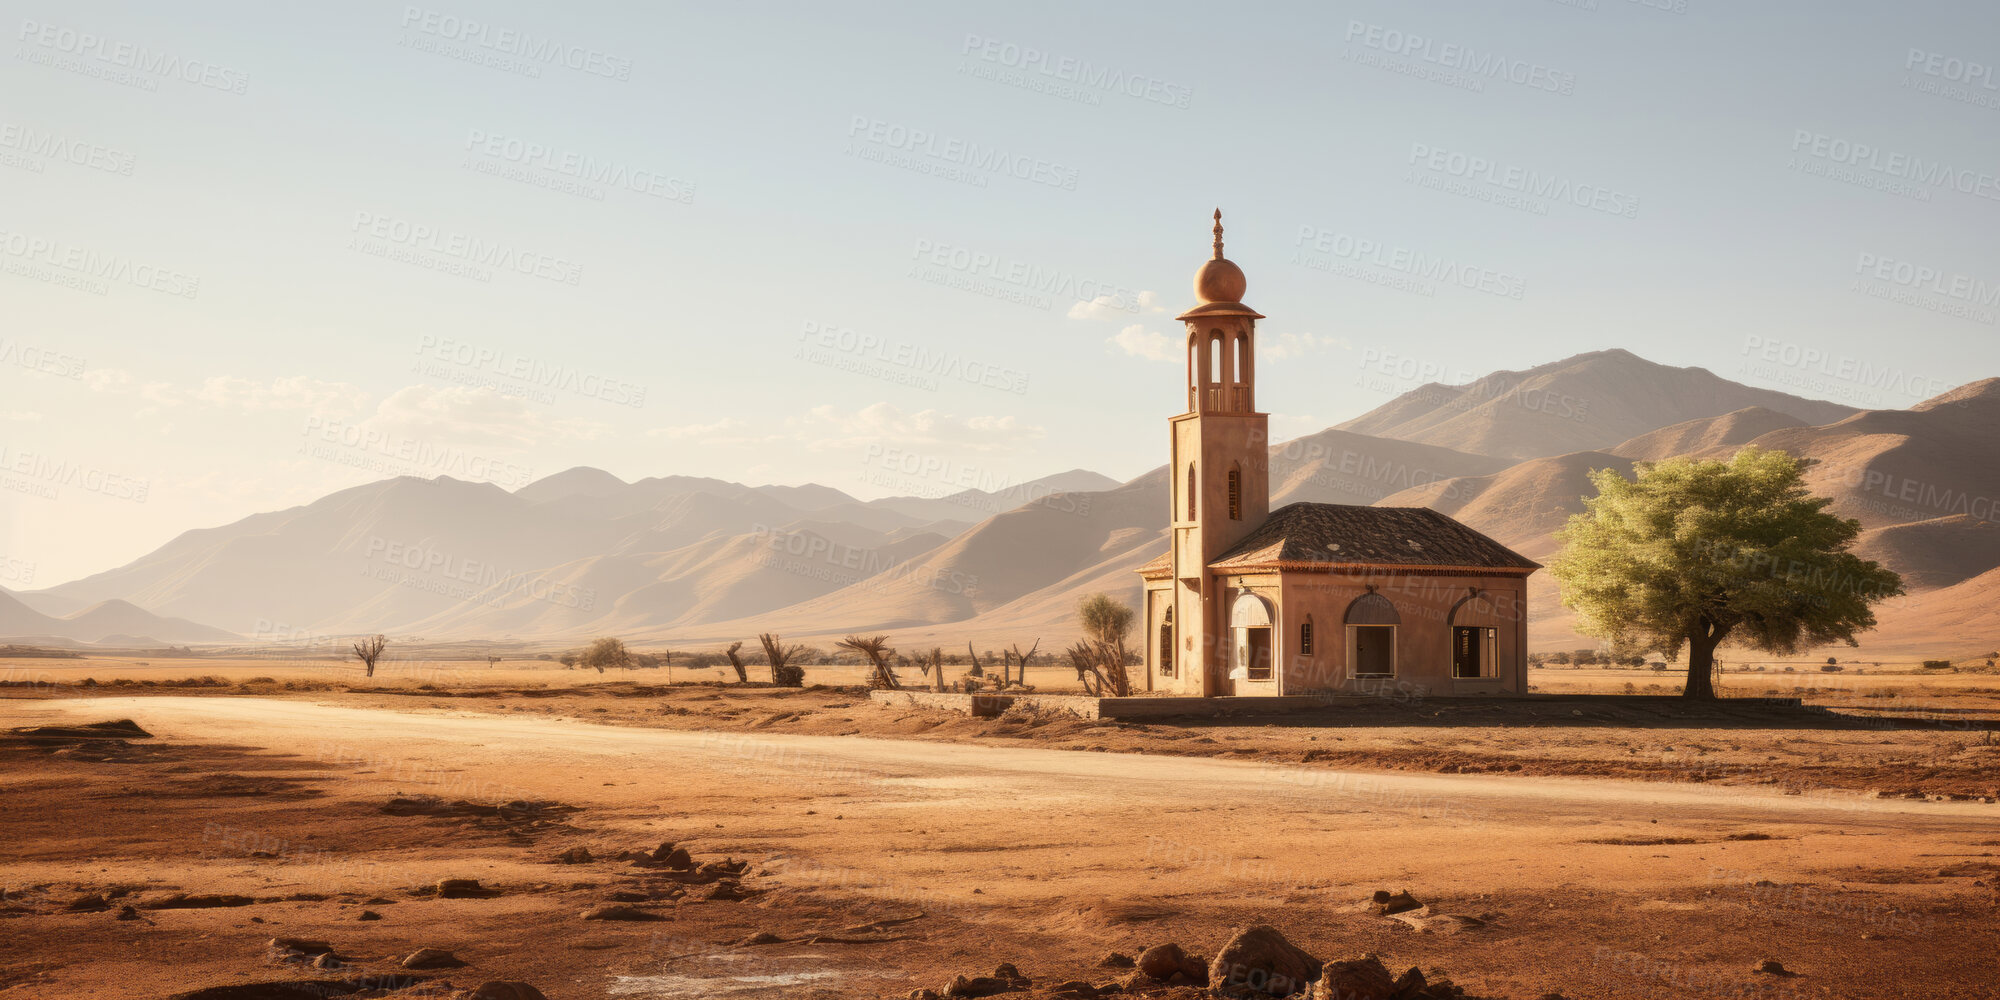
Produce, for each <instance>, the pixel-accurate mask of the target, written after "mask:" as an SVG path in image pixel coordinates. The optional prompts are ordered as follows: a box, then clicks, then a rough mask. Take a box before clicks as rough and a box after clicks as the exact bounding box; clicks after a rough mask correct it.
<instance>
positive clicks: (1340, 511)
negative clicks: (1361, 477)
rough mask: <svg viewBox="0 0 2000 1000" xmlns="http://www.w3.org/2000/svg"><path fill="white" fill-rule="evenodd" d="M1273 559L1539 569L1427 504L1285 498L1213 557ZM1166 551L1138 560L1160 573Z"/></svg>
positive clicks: (1221, 562) (1238, 562)
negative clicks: (1148, 559)
mask: <svg viewBox="0 0 2000 1000" xmlns="http://www.w3.org/2000/svg"><path fill="white" fill-rule="evenodd" d="M1272 564H1286V565H1293V566H1303V565H1324V566H1340V565H1365V566H1467V567H1476V568H1481V569H1515V570H1520V569H1527V570H1532V569H1539V568H1540V567H1541V564H1540V563H1537V562H1535V561H1533V560H1531V559H1528V558H1527V557H1525V556H1523V555H1521V554H1520V553H1518V552H1515V551H1514V550H1512V549H1509V548H1508V547H1506V546H1505V545H1502V544H1500V543H1499V542H1496V541H1494V540H1493V539H1491V538H1488V537H1486V536H1485V535H1482V534H1480V533H1479V532H1477V531H1474V530H1472V529H1471V528H1468V527H1466V526H1465V525H1463V524H1460V523H1458V522H1457V521H1455V520H1452V519H1451V518H1450V517H1448V516H1446V515H1444V514H1440V513H1438V512H1437V511H1434V510H1432V509H1430V508H1429V507H1358V506H1350V505H1348V504H1336V503H1294V504H1286V505H1285V506H1283V507H1280V508H1278V509H1277V510H1274V511H1272V512H1271V515H1270V517H1268V518H1266V519H1265V520H1264V523H1263V524H1262V525H1259V526H1258V528H1257V530H1255V531H1253V532H1251V533H1250V535H1249V537H1247V538H1245V539H1243V541H1241V542H1238V543H1237V544H1236V547H1235V548H1232V549H1230V550H1229V551H1228V552H1225V553H1223V554H1222V556H1221V557H1220V558H1218V559H1216V560H1215V561H1214V562H1213V563H1210V564H1209V567H1210V568H1211V569H1243V568H1248V567H1252V566H1268V565H1272ZM1168 565H1169V562H1168V558H1167V555H1166V554H1162V555H1161V556H1160V558H1158V559H1155V560H1153V561H1152V562H1150V563H1147V564H1146V565H1145V566H1143V567H1141V568H1140V572H1142V573H1148V572H1152V573H1157V572H1158V571H1159V570H1161V569H1164V568H1166V567H1167V566H1168Z"/></svg>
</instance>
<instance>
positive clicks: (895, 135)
mask: <svg viewBox="0 0 2000 1000" xmlns="http://www.w3.org/2000/svg"><path fill="white" fill-rule="evenodd" d="M847 137H848V139H849V140H850V142H849V147H850V149H849V152H850V154H852V153H854V152H855V149H854V147H853V143H854V142H861V143H864V144H865V145H864V146H862V147H860V148H861V149H864V150H865V149H874V150H876V151H878V152H880V153H887V154H896V155H898V156H904V157H918V158H920V161H921V162H926V163H936V164H939V165H942V166H950V167H957V168H960V169H962V170H970V171H974V172H975V176H977V175H981V174H1000V175H1002V176H1006V177H1012V178H1015V179H1016V180H1024V181H1030V182H1032V183H1035V184H1045V185H1048V186H1049V187H1055V188H1061V189H1063V190H1065V191H1074V190H1076V182H1077V168H1075V167H1067V166H1064V165H1062V164H1060V163H1056V162H1053V161H1050V160H1044V159H1042V158H1040V157H1037V156H1030V155H1027V154H1025V153H1018V152H1014V151H1012V150H1007V149H1003V148H1001V147H998V146H989V145H984V144H981V143H978V142H974V141H972V140H969V139H961V138H958V137H956V136H945V135H938V134H937V133H934V132H931V131H928V130H926V129H920V128H910V127H909V126H906V125H899V124H896V123H894V122H885V121H883V120H881V119H879V118H870V117H868V116H867V115H855V116H853V117H852V118H851V119H849V120H848V123H847ZM864 158H872V157H864ZM883 162H887V163H889V164H890V165H892V166H911V167H912V169H917V168H916V167H914V166H913V165H911V164H905V163H903V162H901V161H900V160H898V159H895V158H894V157H893V156H892V157H891V158H888V159H885V160H884V161H883Z"/></svg>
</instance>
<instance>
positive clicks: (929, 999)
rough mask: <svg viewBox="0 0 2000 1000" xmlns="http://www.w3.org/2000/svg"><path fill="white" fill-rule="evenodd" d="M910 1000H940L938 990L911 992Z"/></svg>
mask: <svg viewBox="0 0 2000 1000" xmlns="http://www.w3.org/2000/svg"><path fill="white" fill-rule="evenodd" d="M910 1000H938V994H937V991H936V990H911V991H910Z"/></svg>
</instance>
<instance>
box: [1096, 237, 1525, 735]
mask: <svg viewBox="0 0 2000 1000" xmlns="http://www.w3.org/2000/svg"><path fill="white" fill-rule="evenodd" d="M1214 234H1215V240H1214V255H1213V256H1212V257H1211V258H1210V259H1209V260H1208V261H1206V262H1204V263H1203V264H1202V266H1201V268H1200V269H1199V270H1198V271H1196V272H1195V279H1194V288H1195V297H1196V299H1197V304H1196V305H1195V307H1194V308H1192V309H1189V310H1188V311H1187V312H1185V313H1182V314H1181V315H1180V316H1179V317H1177V318H1178V319H1179V320H1181V322H1183V323H1185V324H1186V325H1187V410H1186V411H1185V412H1182V413H1179V414H1176V415H1174V416H1173V417H1170V418H1168V421H1167V423H1168V427H1169V454H1170V456H1171V458H1170V465H1169V467H1168V480H1169V483H1170V489H1169V493H1170V496H1171V501H1170V502H1171V509H1170V510H1169V512H1168V527H1169V545H1168V548H1167V551H1166V553H1165V554H1163V555H1162V556H1160V557H1159V558H1157V559H1154V560H1153V561H1152V562H1150V563H1148V564H1146V565H1145V566H1144V567H1141V568H1140V570H1139V573H1140V575H1141V576H1142V577H1143V578H1144V580H1145V595H1146V597H1145V608H1144V618H1143V619H1141V620H1142V621H1144V622H1145V623H1146V629H1147V632H1146V635H1145V637H1144V639H1145V642H1144V645H1145V647H1146V670H1145V674H1146V676H1145V680H1144V681H1143V682H1142V683H1137V684H1134V685H1133V686H1134V688H1135V689H1137V690H1139V691H1151V692H1154V693H1169V694H1184V695H1194V696H1202V697H1208V696H1220V695H1239V696H1241V695H1313V694H1370V695H1378V696H1390V697H1396V696H1407V697H1418V696H1422V695H1427V694H1440V695H1450V694H1523V693H1526V691H1527V619H1526V610H1527V581H1528V576H1529V575H1530V574H1532V573H1533V572H1534V571H1535V570H1536V569H1538V568H1540V567H1539V566H1538V565H1537V564H1536V563H1534V562H1532V561H1530V560H1528V559H1526V558H1524V557H1522V556H1521V555H1519V554H1518V553H1515V552H1513V551H1512V550H1509V549H1508V548H1507V547H1505V546H1503V545H1501V544H1500V543H1498V542H1495V541H1494V540H1492V539H1490V538H1488V537H1486V536H1485V535H1482V534H1480V533H1479V532H1477V531H1474V530H1472V529H1471V528H1468V527H1466V526H1465V525H1463V524H1460V523H1458V522H1457V521H1455V520H1453V519H1452V518H1450V517H1448V516H1446V515H1444V514H1441V513H1438V512H1437V511H1434V510H1430V509H1428V508H1424V507H1366V506H1351V505H1346V504H1324V503H1293V504H1288V505H1286V506H1284V507H1281V508H1279V509H1278V510H1275V511H1273V510H1271V509H1270V506H1271V505H1270V495H1271V474H1270V473H1271V461H1270V445H1271V440H1270V433H1269V421H1268V417H1267V415H1266V414H1264V413H1262V412H1260V411H1259V410H1258V409H1257V321H1258V320H1260V319H1263V318H1264V317H1263V316H1262V315H1260V314H1259V313H1257V312H1256V310H1253V309H1251V308H1250V307H1249V306H1247V305H1244V304H1243V295H1244V292H1245V291H1246V288H1247V285H1248V282H1247V280H1246V279H1245V277H1244V275H1243V271H1242V269H1241V268H1238V267H1237V266H1236V265H1235V264H1234V263H1232V262H1230V261H1229V260H1228V259H1227V258H1225V257H1224V256H1223V255H1222V213H1221V212H1220V211H1219V210H1218V211H1217V212H1216V214H1215V228H1214Z"/></svg>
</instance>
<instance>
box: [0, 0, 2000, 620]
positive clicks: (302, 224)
mask: <svg viewBox="0 0 2000 1000" xmlns="http://www.w3.org/2000/svg"><path fill="white" fill-rule="evenodd" d="M0 12H4V16H0V30H4V31H5V33H6V36H5V39H4V44H5V51H4V52H0V94H4V95H6V98H5V100H0V587H5V588H8V589H13V590H27V589H38V588H41V587H47V586H52V585H55V584H57V583H61V582H63V581H66V580H69V579H73V578H76V577H79V576H82V575H86V574H89V573H92V572H97V571H101V570H104V569H108V568H111V567H113V566H117V565H121V564H123V563H126V562H128V561H130V560H132V559H135V558H137V557H139V556H141V555H143V554H144V553H146V552H148V551H150V550H152V549H153V548H155V547H157V546H159V545H161V544H163V543H165V542H167V541H169V540H170V539H172V538H174V537H175V536H177V535H179V534H180V533H182V532H183V531H186V530H189V529H197V528H203V527H211V526H215V525H220V524H225V523H229V522H231V521H234V520H236V519H238V518H241V517H243V516H246V515H249V514H252V513H255V512H259V511H267V510H276V509H282V508H285V507H289V506H294V505H298V504H303V503H309V502H311V501H313V500H315V499H317V498H319V497H321V496H324V495H326V494H327V493H330V492H333V491H335V490H339V489H343V488H346V487H349V486H354V485H358V484H362V483H366V482H369V481H373V480H376V479H380V478H383V477H386V476H392V475H422V476H436V475H450V476H454V477H456V478H460V479H472V480H483V481H490V482H493V483H496V484H497V485H499V486H501V487H503V488H507V489H515V488H518V487H520V486H522V485H525V484H526V483H528V482H531V481H533V480H534V479H536V478H539V477H542V476H546V475H549V474H552V473H555V472H559V471H561V470H563V469H566V468H570V467H572V466H578V465H588V466H595V467H598V468H602V469H606V470H608V471H610V472H612V473H614V474H616V475H618V476H620V477H621V478H624V479H627V480H636V479H640V478H644V477H648V476H664V475H673V474H682V475H706V476H714V477H718V478H722V479H728V480H734V481H739V482H746V483H751V484H761V483H784V484H796V483H803V482H818V483H824V484H827V485H830V486H834V487H837V488H839V489H843V490H846V491H847V492H849V493H851V494H854V495H855V496H858V497H862V498H872V497H877V496H885V495H903V494H919V495H941V494H945V493H950V492H953V491H956V490H957V489H960V488H965V487H978V488H983V489H995V488H1000V487H1004V486H1007V485H1011V484H1014V483H1019V482H1023V481H1026V480H1030V479H1033V478H1036V477H1039V476H1043V475H1047V474H1050V473H1054V472H1058V471H1062V470H1067V469H1072V468H1088V469H1093V470H1096V471H1099V472H1102V473H1104V474H1107V475H1110V476H1113V477H1115V478H1118V479H1121V480H1122V479H1125V478H1128V477H1131V476H1134V475H1137V474H1139V473H1142V472H1144V471H1146V470H1147V469H1149V468H1152V467H1153V466H1155V465H1157V464H1158V463H1159V462H1160V461H1161V460H1162V458H1163V456H1164V454H1165V445H1166V430H1165V424H1164V421H1165V419H1166V418H1167V417H1168V416H1169V415H1170V414H1172V413H1173V412H1174V411H1175V410H1176V409H1177V407H1179V406H1180V405H1181V403H1182V400H1183V399H1184V396H1183V395H1182V392H1183V381H1182V379H1183V375H1182V372H1181V362H1180V361H1179V356H1178V351H1177V350H1176V349H1175V347H1174V346H1173V345H1175V344H1177V343H1178V339H1177V338H1179V337H1180V336H1181V331H1180V329H1179V324H1178V323H1176V322H1175V321H1174V319H1173V317H1174V316H1175V315H1176V314H1177V313H1179V312H1180V311H1181V310H1182V309H1184V308H1186V307H1187V306H1189V305H1191V304H1192V303H1193V294H1192V291H1191V289H1190V285H1189V281H1190V278H1191V277H1192V274H1193V272H1194V269H1195V268H1196V267H1197V266H1199V264H1200V263H1201V262H1202V261H1203V260H1204V259H1205V258H1206V257H1207V256H1208V253H1209V225H1210V218H1209V216H1210V213H1211V212H1212V211H1213V210H1214V209H1215V208H1216V207H1218V206H1219V207H1221V208H1222V210H1223V213H1224V224H1225V226H1226V227H1227V234H1226V239H1227V248H1228V255H1229V257H1230V258H1231V259H1232V260H1234V261H1236V262H1237V263H1238V264H1239V265H1241V266H1242V268H1243V269H1244V271H1245V272H1246V273H1247V275H1248V277H1249V291H1248V293H1247V295H1246V296H1245V299H1246V301H1248V302H1249V303H1250V304H1251V305H1252V306H1254V307H1256V308H1257V309H1258V311H1260V312H1262V313H1264V314H1265V315H1266V316H1268V317H1269V318H1268V319H1267V320H1265V321H1263V323H1262V325H1261V328H1260V333H1259V337H1260V348H1259V349H1260V351H1261V352H1262V353H1261V358H1262V359H1263V361H1264V363H1263V364H1261V365H1260V366H1259V369H1258V370H1259V377H1260V380H1261V381H1262V383H1263V384H1262V385H1261V386H1260V391H1259V394H1258V399H1259V403H1260V404H1261V405H1262V406H1264V407H1265V408H1267V409H1268V410H1270V412H1271V414H1272V418H1271V419H1272V424H1273V432H1274V434H1277V435H1278V436H1280V437H1289V436H1293V435H1296V434H1302V433H1308V432H1311V431H1315V430H1318V429H1321V428H1323V427H1326V426H1329V425H1332V424H1335V423H1338V422H1340V421H1343V420H1346V419H1349V418H1352V417H1355V416H1358V415H1360V414H1362V413H1364V412H1366V411H1368V410H1369V409H1371V408H1373V407H1375V406H1377V405H1380V404H1381V403H1383V402H1385V401H1387V400H1388V399H1390V398H1392V397H1393V396H1395V395H1396V394H1398V393H1400V392H1403V391H1407V390H1409V389H1412V388H1415V387H1417V386H1419V385H1422V384H1424V383H1426V382H1433V381H1435V382H1444V383H1456V382H1465V381H1470V380H1471V379H1473V378H1476V377H1479V376H1482V375H1485V374H1487V373H1490V372H1493V371H1496V370H1508V369H1512V370H1518V369H1522V368H1527V367H1531V366H1534V365H1537V364H1542V363H1546V362H1549V361H1554V360H1557V359H1560V358H1563V357H1567V356H1570V355H1573V354H1577V353H1581V352H1586V351H1593V350H1601V349H1605V348H1611V347H1622V348H1625V349H1627V350H1630V351H1633V352H1634V353H1637V354H1639V355H1641V356H1643V357H1646V358H1648V359H1651V360H1654V361H1658V362H1661V363H1666V364H1672V365H1684V366H1700V367H1705V368H1708V369H1710V370H1712V371H1714V372H1716V373H1718V374H1720V375H1723V376H1724V377H1728V378H1733V379H1736V380H1738V381H1741V382H1744V383H1747V384H1750V385H1756V386H1763V387H1769V388H1775V389H1782V390H1785V391H1790V392H1795V393H1798V394H1801V395H1807V396H1813V397H1816V398H1826V399H1833V400H1835V401H1838V402H1843V403H1847V404H1849V405H1854V406H1862V407H1870V408H1898V407H1904V406H1908V405H1910V404H1912V403H1915V402H1918V401H1920V400H1922V399H1924V398H1927V397H1928V396H1931V395H1935V394H1936V393H1938V392H1942V391H1945V390H1946V389H1949V388H1950V387H1952V386H1954V385H1957V384H1959V383H1962V382H1964V381H1969V380H1972V379H1976V378H1981V377H1986V376H1991V375H2000V340H1996V338H2000V318H1996V317H1997V316H2000V291H1996V290H2000V240H1996V239H1995V236H1994V234H1995V233H1996V232H2000V226H1996V223H2000V179H1997V178H2000V70H1995V69H1992V68H1991V67H1993V66H1995V65H2000V7H1996V6H1995V5H1993V4H1990V3H1984V2H1973V0H1968V2H1961V3H1909V4H1894V5H1885V4H1864V3H1854V2H1804V0H1794V2H1786V0H1772V2H1764V3H1757V4H1740V3H1723V2H1721V0H1646V2H1640V0H1575V2H1570V3H1559V2H1552V0H1484V2H1476V0H1435V2H1423V3H1409V2H1402V3H1397V2H1389V0H1345V2H1339V3H1296V4H1279V3H1271V4H1256V5H1243V6H1242V7H1240V8H1236V9H1226V8H1223V7H1218V6H1216V5H1214V4H1199V5H1198V4H1192V3H1172V4H1169V3H1152V2H1148V3H1091V4H1081V5H1079V4H1069V3H1063V4H1058V3H1023V2H1009V3H979V4H946V3H869V4H825V3H808V2H801V3H747V4H710V5H692V4H665V3H643V4H641V3H579V4H569V5H563V7H562V8H561V9H558V8H557V6H556V5H550V4H526V3H521V4H515V3H481V4H477V5H472V4H465V5H448V4H440V5H427V4H423V3H369V2H346V3H339V4H320V5H301V4H269V3H219V2H218V3H204V2H195V3H187V4H173V5H161V4H141V3H105V2H93V0H65V2H62V3H55V2H52V0H29V2H15V0H6V2H4V3H0Z"/></svg>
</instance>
